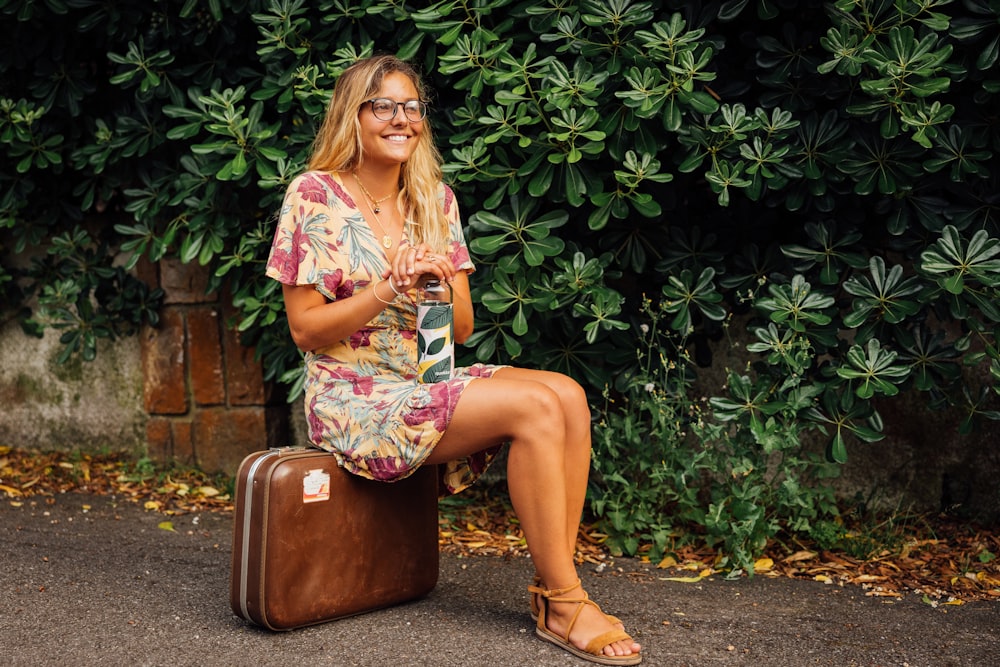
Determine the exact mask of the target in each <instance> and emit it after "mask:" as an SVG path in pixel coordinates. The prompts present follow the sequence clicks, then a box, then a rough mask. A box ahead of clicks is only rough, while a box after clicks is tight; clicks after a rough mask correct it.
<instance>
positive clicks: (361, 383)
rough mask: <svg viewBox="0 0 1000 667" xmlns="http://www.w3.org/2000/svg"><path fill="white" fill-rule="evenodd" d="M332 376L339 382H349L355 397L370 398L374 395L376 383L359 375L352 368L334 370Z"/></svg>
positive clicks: (367, 377)
mask: <svg viewBox="0 0 1000 667" xmlns="http://www.w3.org/2000/svg"><path fill="white" fill-rule="evenodd" d="M330 375H331V376H332V377H333V378H335V379H337V380H347V381H348V382H350V383H351V386H352V387H353V389H354V394H355V396H369V395H371V393H372V385H373V383H374V381H373V380H372V378H371V377H369V376H367V375H358V374H357V373H355V372H354V371H352V370H351V369H350V368H345V367H340V368H336V369H332V370H331V371H330Z"/></svg>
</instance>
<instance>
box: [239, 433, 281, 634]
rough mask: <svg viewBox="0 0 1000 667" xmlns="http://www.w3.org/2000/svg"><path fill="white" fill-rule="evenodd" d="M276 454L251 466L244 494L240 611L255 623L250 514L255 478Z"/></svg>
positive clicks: (262, 457) (264, 457) (268, 454)
mask: <svg viewBox="0 0 1000 667" xmlns="http://www.w3.org/2000/svg"><path fill="white" fill-rule="evenodd" d="M275 454H276V452H268V453H267V454H265V455H264V456H261V457H260V458H258V459H257V460H256V461H254V462H253V465H251V466H250V470H249V472H248V473H247V483H246V486H245V487H244V488H245V490H246V493H245V494H244V498H245V500H244V505H245V507H246V512H244V513H243V546H242V548H241V550H242V552H243V553H242V554H241V555H242V565H241V567H240V611H241V612H243V618H245V619H246V620H248V621H250V622H253V619H252V618H250V610H249V608H248V607H247V583H248V582H247V579H248V576H247V575H248V570H249V566H250V519H251V517H250V514H251V511H252V509H253V478H254V475H256V474H257V469H258V468H259V467H260V466H261V465H262V464H263V463H264V459H267V458H270V457H272V456H274V455H275Z"/></svg>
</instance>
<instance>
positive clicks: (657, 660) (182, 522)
mask: <svg viewBox="0 0 1000 667" xmlns="http://www.w3.org/2000/svg"><path fill="white" fill-rule="evenodd" d="M165 520H169V521H171V522H172V525H173V528H174V530H165V529H164V528H162V527H161V526H160V524H161V523H162V522H164V521H165ZM0 536H2V537H0V539H2V541H0V566H2V569H0V573H2V574H0V576H2V586H0V664H2V665H8V666H11V667H16V666H21V665H25V666H34V665H84V666H86V665H128V666H133V665H157V666H158V665H163V666H173V665H179V666H187V665H191V666H199V667H204V666H214V665H254V666H265V665H304V666H309V667H313V666H319V665H345V666H346V665H358V666H383V665H391V666H393V667H407V666H410V665H414V666H421V665H434V666H435V667H452V666H454V667H467V666H469V665H474V666H479V665H482V666H488V667H508V666H511V667H513V666H518V667H521V666H523V665H538V666H542V667H549V666H551V667H555V666H560V667H561V666H568V667H572V666H576V667H581V666H582V665H584V664H587V663H585V662H583V661H582V660H580V659H578V658H575V657H573V656H571V655H569V654H567V653H565V652H563V651H560V650H559V649H558V648H556V647H553V646H551V645H550V644H548V643H546V642H543V641H542V640H540V639H538V638H536V637H535V636H534V628H533V624H532V622H531V619H530V618H529V616H528V597H527V592H526V589H525V587H526V585H527V583H528V580H529V579H530V575H531V573H532V568H531V562H530V560H529V559H527V558H511V559H503V558H495V557H473V558H469V557H466V558H459V557H456V556H450V555H443V556H442V559H441V570H440V579H439V582H438V585H437V587H436V588H435V589H434V591H432V592H431V593H430V594H429V595H428V596H426V597H425V598H423V599H421V600H418V601H415V602H411V603H407V604H404V605H400V606H397V607H393V608H391V609H386V610H381V611H375V612H371V613H368V614H364V615H361V616H355V617H352V618H347V619H343V620H339V621H334V622H332V623H327V624H324V625H319V626H314V627H310V628H305V629H301V630H294V631H291V632H280V633H275V632H269V631H266V630H261V629H258V628H255V627H253V626H251V625H249V624H248V623H246V622H245V621H243V620H242V619H240V618H238V617H236V616H235V615H234V614H233V613H232V611H231V610H230V609H229V598H228V580H229V559H230V553H231V544H230V540H231V539H232V516H231V515H228V514H220V513H201V514H188V515H184V516H178V517H173V518H170V517H164V516H163V515H162V514H157V513H153V512H146V511H144V510H143V508H142V507H140V506H138V505H135V504H132V503H128V502H123V501H116V500H115V499H114V498H110V497H101V496H91V495H83V494H76V493H68V494H64V495H60V496H57V497H55V498H54V499H52V501H51V503H50V502H46V500H45V499H44V498H34V499H28V500H26V501H24V502H23V504H22V505H21V506H19V507H16V506H14V504H12V503H11V502H9V501H4V502H3V504H2V506H0ZM386 557H391V555H390V554H387V556H386ZM581 575H582V576H583V579H584V583H585V585H586V586H587V589H588V590H589V591H590V594H591V596H592V597H593V598H594V599H596V600H599V601H601V604H602V606H603V607H604V609H605V610H606V611H608V612H610V613H614V614H616V615H617V616H619V617H620V618H622V619H623V620H624V622H625V623H626V625H627V628H628V629H629V631H630V632H631V633H632V634H633V635H634V636H635V637H636V638H637V639H638V640H639V641H640V642H641V643H642V644H643V654H644V655H645V661H644V663H643V664H645V665H651V666H661V665H662V666H679V667H683V666H693V667H702V666H705V667H711V666H716V665H719V666H727V667H728V666H731V665H741V666H743V665H747V666H750V665H752V666H754V667H758V666H759V667H770V666H774V667H803V666H807V665H824V666H836V667H855V666H857V667H861V666H879V667H883V666H884V667H890V666H895V667H943V666H949V667H950V666H958V665H969V666H970V667H971V666H975V667H992V666H996V665H1000V603H989V602H981V603H968V604H965V605H961V606H954V607H953V606H943V605H942V606H937V607H933V606H931V605H928V604H926V603H924V602H921V600H920V597H919V596H917V595H915V594H910V595H908V596H905V597H903V598H902V599H886V598H877V597H868V596H866V595H865V591H864V590H863V589H861V588H857V587H839V586H831V585H824V584H822V583H818V582H807V581H794V580H789V579H777V578H765V577H760V576H758V577H755V578H753V579H746V578H744V579H739V580H735V581H726V580H724V579H722V578H707V579H704V580H702V581H700V582H699V583H681V582H676V581H667V580H666V576H667V575H666V573H665V572H663V571H660V570H657V569H656V568H653V567H651V566H649V565H646V564H643V563H641V562H639V561H636V560H632V559H618V560H617V561H615V563H614V564H613V565H612V566H611V567H607V568H605V569H604V570H603V571H601V572H597V571H595V568H594V567H593V566H585V567H583V568H581Z"/></svg>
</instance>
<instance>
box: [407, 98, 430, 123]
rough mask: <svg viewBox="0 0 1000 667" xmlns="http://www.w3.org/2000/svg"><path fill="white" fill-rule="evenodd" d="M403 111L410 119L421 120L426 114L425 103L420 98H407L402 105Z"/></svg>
mask: <svg viewBox="0 0 1000 667" xmlns="http://www.w3.org/2000/svg"><path fill="white" fill-rule="evenodd" d="M403 113H405V114H406V117H407V118H409V119H410V120H423V117H424V116H426V115H427V105H426V104H424V103H423V102H421V101H420V100H408V101H407V102H406V103H405V104H404V105H403Z"/></svg>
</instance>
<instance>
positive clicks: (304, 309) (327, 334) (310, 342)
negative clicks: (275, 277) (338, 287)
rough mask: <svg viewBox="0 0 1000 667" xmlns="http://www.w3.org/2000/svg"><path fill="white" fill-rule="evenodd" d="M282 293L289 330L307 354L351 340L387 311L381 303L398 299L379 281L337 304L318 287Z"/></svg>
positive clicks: (291, 287) (292, 288)
mask: <svg viewBox="0 0 1000 667" xmlns="http://www.w3.org/2000/svg"><path fill="white" fill-rule="evenodd" d="M281 289H282V294H283V295H284V297H285V312H286V313H287V314H288V329H289V331H290V332H291V334H292V340H294V341H295V344H296V345H297V346H298V347H299V349H300V350H302V351H303V352H309V351H311V350H315V349H317V348H321V347H326V346H328V345H332V344H334V343H336V342H337V341H341V340H344V339H345V338H348V337H350V335H351V334H353V333H354V332H355V331H357V330H358V329H360V328H361V327H363V326H364V325H365V324H367V323H368V322H370V321H371V320H372V318H373V317H375V316H376V315H377V314H378V313H379V311H381V310H382V309H383V308H385V307H386V304H385V303H383V302H382V301H379V299H384V300H385V301H387V302H388V301H392V300H393V299H394V298H396V295H395V294H394V293H393V291H392V288H391V287H390V286H389V282H388V280H379V281H378V282H376V283H375V284H374V285H373V286H371V287H369V288H368V289H365V290H361V291H359V292H355V293H354V295H352V296H350V297H348V298H346V299H338V300H337V301H333V302H330V301H327V300H326V297H324V296H323V295H322V294H320V293H319V292H317V291H316V287H315V286H314V285H282V286H281ZM397 289H398V288H397ZM400 291H402V290H400ZM376 295H377V297H378V298H376Z"/></svg>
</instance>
